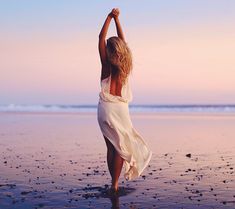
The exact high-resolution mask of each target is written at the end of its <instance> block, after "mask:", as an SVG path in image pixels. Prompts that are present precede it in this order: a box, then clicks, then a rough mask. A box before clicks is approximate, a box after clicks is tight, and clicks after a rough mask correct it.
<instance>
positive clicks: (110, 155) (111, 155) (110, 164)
mask: <svg viewBox="0 0 235 209" xmlns="http://www.w3.org/2000/svg"><path fill="white" fill-rule="evenodd" d="M104 139H105V142H106V146H107V163H108V168H109V173H110V175H111V177H112V179H113V159H114V152H115V149H114V146H113V145H112V143H111V142H110V141H109V140H108V139H107V138H106V137H105V136H104Z"/></svg>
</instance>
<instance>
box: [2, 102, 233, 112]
mask: <svg viewBox="0 0 235 209" xmlns="http://www.w3.org/2000/svg"><path fill="white" fill-rule="evenodd" d="M129 108H130V112H137V113H138V112H140V113H141V112H143V113H212V114H213V113H228V114H229V113H235V104H156V105H152V104H151V105H143V104H129ZM96 111H97V105H96V104H83V105H63V104H53V105H51V104H38V105H28V104H2V105H0V112H58V113H60V112H62V113H63V112H65V113H66V112H69V113H73V112H74V113H76V112H78V113H80V112H96Z"/></svg>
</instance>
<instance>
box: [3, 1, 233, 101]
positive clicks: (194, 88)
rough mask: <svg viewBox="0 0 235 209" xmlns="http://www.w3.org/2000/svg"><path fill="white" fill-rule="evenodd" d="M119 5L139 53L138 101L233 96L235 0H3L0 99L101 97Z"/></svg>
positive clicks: (135, 95)
mask: <svg viewBox="0 0 235 209" xmlns="http://www.w3.org/2000/svg"><path fill="white" fill-rule="evenodd" d="M113 7H119V9H120V11H121V14H120V21H121V23H122V26H123V30H124V33H125V36H126V39H127V42H128V45H129V46H130V48H131V50H132V53H133V62H134V68H133V74H132V75H131V86H132V91H133V101H132V104H182V103H185V104H192V103H194V104H205V103H206V104H208V103H214V104H218V103H235V1H234V0H164V1H163V0H162V1H160V0H146V1H140V0H136V1H133V0H120V1H117V0H116V1H114V0H99V1H85V0H83V1H79V0H74V1H72V0H70V1H66V0H63V1H62V0H50V1H48V0H40V1H30V0H28V1H26V0H21V1H18V0H15V1H14V0H11V1H8V0H3V1H1V3H0V33H1V36H0V72H1V74H0V75H1V76H0V104H12V103H13V104H97V102H98V94H99V91H100V68H101V65H100V60H99V54H98V47H97V44H98V34H99V32H100V29H101V27H102V25H103V22H104V20H105V18H106V16H107V14H108V13H109V12H110V11H111V9H112V8H113ZM114 29H115V28H114V24H113V22H112V23H111V28H110V31H109V33H108V36H113V35H116V34H115V30H114Z"/></svg>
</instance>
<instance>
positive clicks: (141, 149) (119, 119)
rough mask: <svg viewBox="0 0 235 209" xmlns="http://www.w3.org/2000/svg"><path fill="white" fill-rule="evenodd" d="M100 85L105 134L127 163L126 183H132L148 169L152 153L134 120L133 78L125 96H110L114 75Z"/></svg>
mask: <svg viewBox="0 0 235 209" xmlns="http://www.w3.org/2000/svg"><path fill="white" fill-rule="evenodd" d="M100 84H101V91H100V93H99V103H98V110H97V113H98V114H97V119H98V123H99V126H100V129H101V132H102V134H103V135H104V136H105V137H106V138H107V139H108V140H109V141H110V142H111V143H112V145H113V146H114V148H115V149H116V151H117V152H118V153H119V155H120V156H121V157H122V158H123V159H124V168H125V169H124V170H125V173H124V177H125V179H126V180H132V179H134V178H135V177H138V176H140V174H141V173H142V172H143V170H144V169H145V168H146V166H147V165H148V163H149V161H150V159H151V156H152V152H151V151H150V150H149V148H148V146H147V144H146V142H145V141H144V139H143V137H142V136H141V135H140V134H139V133H138V132H137V131H136V130H135V128H134V127H133V125H132V122H131V119H130V115H129V102H130V101H132V92H131V88H130V84H129V77H128V78H127V81H126V83H125V84H124V85H123V86H122V90H121V96H116V95H112V94H110V85H111V74H110V76H109V77H107V78H105V79H103V80H101V82H100Z"/></svg>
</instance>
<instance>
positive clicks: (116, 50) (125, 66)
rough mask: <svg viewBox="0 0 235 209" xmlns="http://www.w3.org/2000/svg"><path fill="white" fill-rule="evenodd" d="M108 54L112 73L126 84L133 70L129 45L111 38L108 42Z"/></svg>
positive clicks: (118, 39)
mask: <svg viewBox="0 0 235 209" xmlns="http://www.w3.org/2000/svg"><path fill="white" fill-rule="evenodd" d="M106 54H107V59H108V62H109V64H110V65H111V70H112V72H111V73H112V74H115V75H118V79H119V81H120V82H121V83H122V84H125V82H126V78H127V77H128V75H129V74H130V72H131V70H132V54H131V50H130V49H129V47H128V46H127V43H126V42H125V41H123V40H122V39H121V38H119V37H116V36H113V37H110V38H109V39H108V40H107V47H106Z"/></svg>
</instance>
